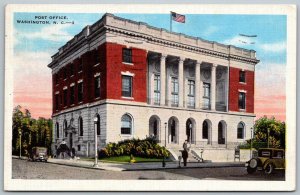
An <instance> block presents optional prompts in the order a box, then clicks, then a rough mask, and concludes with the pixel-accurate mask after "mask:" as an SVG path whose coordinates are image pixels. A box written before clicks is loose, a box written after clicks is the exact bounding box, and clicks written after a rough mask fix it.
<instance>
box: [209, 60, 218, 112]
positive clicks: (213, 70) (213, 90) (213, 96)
mask: <svg viewBox="0 0 300 195" xmlns="http://www.w3.org/2000/svg"><path fill="white" fill-rule="evenodd" d="M216 68H217V64H213V65H212V67H211V107H210V108H211V110H216Z"/></svg>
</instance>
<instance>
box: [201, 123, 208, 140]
mask: <svg viewBox="0 0 300 195" xmlns="http://www.w3.org/2000/svg"><path fill="white" fill-rule="evenodd" d="M202 139H208V123H207V121H204V122H203V124H202Z"/></svg>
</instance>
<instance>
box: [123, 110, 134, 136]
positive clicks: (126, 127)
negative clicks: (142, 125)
mask: <svg viewBox="0 0 300 195" xmlns="http://www.w3.org/2000/svg"><path fill="white" fill-rule="evenodd" d="M131 133H132V118H131V117H130V116H129V115H128V114H124V115H123V116H122V119H121V134H123V135H130V134H131Z"/></svg>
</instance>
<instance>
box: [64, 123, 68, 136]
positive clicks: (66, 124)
mask: <svg viewBox="0 0 300 195" xmlns="http://www.w3.org/2000/svg"><path fill="white" fill-rule="evenodd" d="M67 128H68V123H67V121H66V120H65V121H64V132H65V137H68V133H67Z"/></svg>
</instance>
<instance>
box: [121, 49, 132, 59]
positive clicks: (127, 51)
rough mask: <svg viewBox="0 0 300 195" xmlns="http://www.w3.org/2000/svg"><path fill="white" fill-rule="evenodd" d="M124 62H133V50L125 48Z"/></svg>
mask: <svg viewBox="0 0 300 195" xmlns="http://www.w3.org/2000/svg"><path fill="white" fill-rule="evenodd" d="M123 62H126V63H132V50H131V49H127V48H123Z"/></svg>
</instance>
